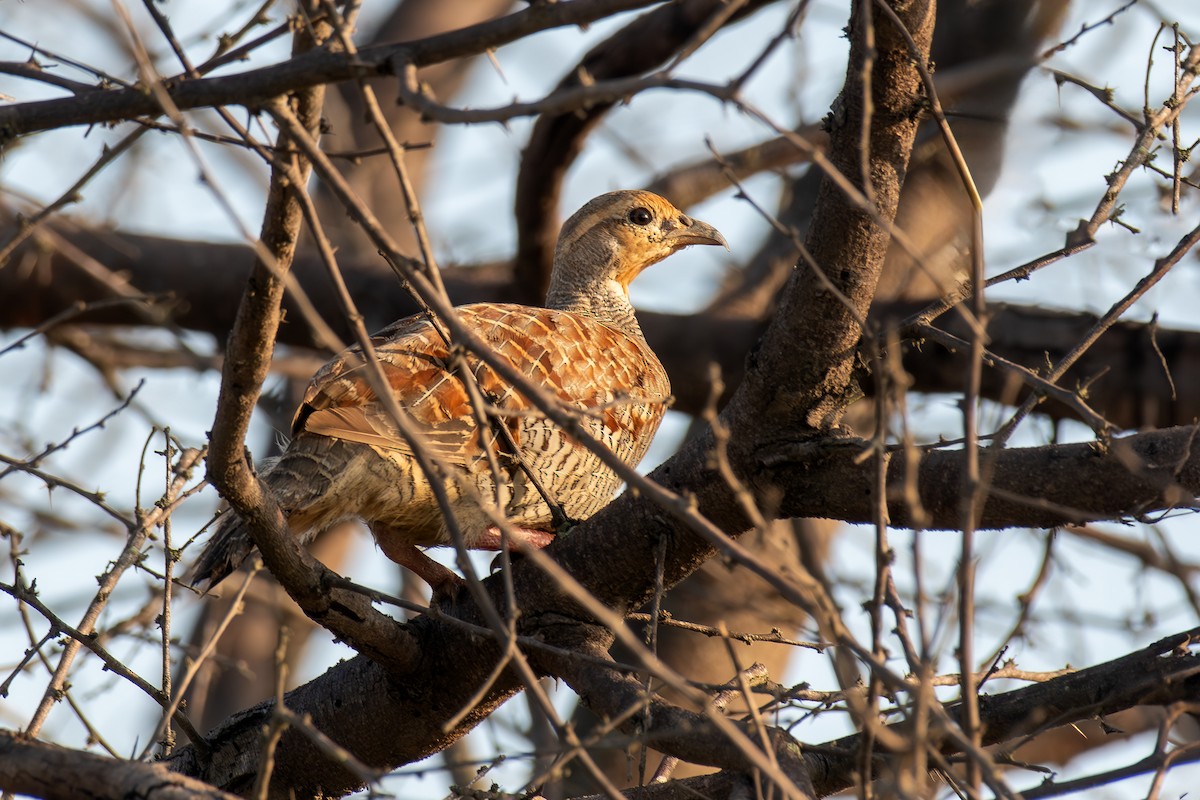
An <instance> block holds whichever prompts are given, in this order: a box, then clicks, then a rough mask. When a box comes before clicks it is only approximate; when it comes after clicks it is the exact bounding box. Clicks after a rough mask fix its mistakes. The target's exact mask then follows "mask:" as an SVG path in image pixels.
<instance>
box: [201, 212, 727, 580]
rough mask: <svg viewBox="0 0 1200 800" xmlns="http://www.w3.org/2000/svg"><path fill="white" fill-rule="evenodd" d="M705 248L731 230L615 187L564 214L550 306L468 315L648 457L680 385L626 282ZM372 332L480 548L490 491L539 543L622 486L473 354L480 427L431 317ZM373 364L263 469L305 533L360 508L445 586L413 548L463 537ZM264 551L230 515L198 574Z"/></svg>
mask: <svg viewBox="0 0 1200 800" xmlns="http://www.w3.org/2000/svg"><path fill="white" fill-rule="evenodd" d="M692 244H722V245H723V244H725V240H724V239H723V238H722V237H721V235H720V233H718V232H717V231H716V230H715V229H713V228H712V227H710V226H708V225H706V224H704V223H702V222H698V221H694V220H691V219H689V218H688V217H687V216H686V215H684V214H683V213H681V212H680V211H679V210H678V209H676V208H674V207H673V206H672V205H671V204H670V203H668V202H667V201H666V200H663V199H662V198H661V197H658V196H657V195H654V194H651V193H649V192H635V191H624V192H611V193H609V194H605V195H601V196H600V197H597V198H595V199H594V200H592V201H591V202H589V203H587V204H586V205H585V206H584V207H583V208H581V209H580V210H579V211H578V212H576V213H575V214H574V215H573V216H572V217H571V219H569V220H568V221H567V223H566V224H565V225H564V226H563V229H562V232H561V233H560V235H559V244H558V248H557V250H556V253H555V263H554V271H553V274H552V276H551V282H550V290H549V293H548V296H547V306H549V307H548V308H532V307H528V306H519V305H510V304H500V303H478V304H475V305H470V306H463V307H460V308H458V309H457V313H458V314H459V318H460V320H461V321H462V323H463V325H465V326H466V327H468V328H469V329H470V330H471V331H472V332H473V333H474V334H475V335H476V336H478V337H479V338H480V339H482V340H483V341H484V342H486V343H487V344H488V345H489V346H490V347H492V348H493V349H494V350H495V351H496V352H497V353H498V354H500V355H501V356H503V357H505V358H507V359H508V360H509V361H510V362H511V363H512V364H513V365H514V366H515V367H516V368H517V369H518V370H519V371H520V372H521V373H522V374H524V375H526V376H527V377H528V378H529V379H530V380H531V381H532V382H534V383H535V384H537V385H538V386H539V387H540V388H542V389H543V390H545V391H546V392H548V393H550V394H551V395H553V396H555V397H556V398H557V399H558V400H559V401H561V402H562V403H563V404H564V405H566V406H568V407H571V408H575V409H579V410H581V411H584V412H585V413H584V414H583V415H582V417H581V419H582V420H583V424H584V427H585V428H586V429H587V430H588V432H589V433H591V434H592V435H593V436H594V437H595V438H596V439H598V440H599V441H601V442H603V443H604V444H605V445H607V446H608V447H609V448H610V449H611V450H612V451H613V452H614V453H616V454H617V456H618V457H620V459H621V460H622V461H624V462H625V463H627V464H631V465H632V464H636V463H637V462H638V461H640V460H641V458H642V456H644V455H645V453H646V450H647V448H648V447H649V446H650V441H651V439H652V438H653V437H654V434H655V432H656V431H657V430H658V426H659V423H660V422H661V421H662V417H663V413H664V411H665V408H666V405H665V404H666V401H667V398H668V395H669V394H670V384H669V382H668V380H667V375H666V372H665V371H664V370H663V368H662V365H661V364H660V363H659V361H658V359H657V358H656V357H655V356H654V353H653V352H652V351H651V350H650V347H649V346H648V345H647V344H646V341H645V339H644V338H643V337H642V332H641V329H640V328H639V327H638V324H637V320H636V318H635V317H634V314H633V308H632V306H631V305H630V304H629V296H628V287H629V283H630V281H632V280H633V279H634V278H635V277H637V275H638V274H639V273H640V272H641V271H642V270H643V269H645V268H646V267H647V266H649V265H650V264H653V263H655V262H657V261H660V260H662V259H663V258H666V257H667V256H668V255H670V254H671V253H673V252H675V251H676V250H679V249H681V248H683V247H686V246H688V245H692ZM373 338H374V341H373V344H374V346H375V348H376V352H377V354H378V356H379V361H380V365H381V367H382V368H383V372H384V375H385V377H386V378H387V381H388V384H389V385H390V387H391V390H392V395H393V396H394V397H395V399H396V401H397V403H398V404H399V405H400V407H401V408H403V409H405V410H406V411H407V413H408V414H409V415H410V418H411V420H412V422H413V423H414V424H415V426H416V427H417V429H418V430H419V432H420V437H419V440H418V446H420V447H422V448H424V449H425V450H426V452H428V453H429V454H430V455H431V456H432V457H433V458H434V459H435V460H436V461H437V462H438V463H440V464H441V465H442V466H443V468H444V469H445V470H446V471H447V473H448V474H447V475H446V476H445V481H444V484H445V487H446V491H447V494H448V495H449V498H450V505H451V507H452V511H453V513H454V516H455V518H456V519H457V521H458V524H459V526H460V527H461V529H462V531H463V533H464V536H465V538H466V544H467V546H468V547H472V548H477V549H496V548H497V547H498V546H499V537H498V533H497V530H496V528H495V527H494V526H493V522H492V520H491V519H490V518H489V516H488V515H487V514H486V513H485V512H484V510H483V509H482V508H481V507H480V505H479V502H478V500H477V499H476V498H482V499H483V501H485V502H491V503H494V504H495V506H496V508H498V509H499V510H500V512H501V513H503V515H504V516H505V517H506V518H507V519H508V520H509V521H510V522H511V523H512V525H513V526H515V528H516V529H517V531H518V535H519V536H521V537H522V538H524V539H525V540H526V541H527V542H528V543H530V544H532V545H534V546H539V547H540V546H544V545H545V544H548V543H549V542H550V541H552V539H553V533H552V530H553V526H554V522H555V512H556V511H560V512H561V514H562V515H564V516H565V517H566V518H568V519H572V520H581V519H586V518H587V517H589V516H591V515H592V514H594V513H595V512H596V511H597V510H599V509H600V507H601V506H603V505H604V504H605V503H607V502H608V500H609V499H610V498H611V497H612V495H613V493H614V492H615V491H616V489H617V487H618V486H619V485H620V479H619V478H617V476H616V475H615V474H614V473H613V471H612V470H611V469H609V468H608V467H606V466H605V465H604V464H603V463H602V462H601V460H600V459H599V457H598V456H596V455H595V454H594V453H592V452H591V451H589V450H588V449H587V448H586V447H584V446H582V445H581V444H579V442H577V441H576V440H574V439H573V438H571V437H570V436H568V435H566V434H565V433H564V432H563V431H562V430H561V429H560V428H559V427H558V426H556V425H554V424H553V423H551V422H550V421H549V420H547V419H546V418H545V416H544V415H543V414H541V413H540V412H538V410H537V408H536V407H535V406H534V405H533V403H532V402H531V401H530V400H529V398H527V397H525V396H524V395H522V394H521V393H520V392H519V391H517V390H515V389H514V388H513V387H512V386H510V385H508V384H507V383H506V382H505V381H504V380H502V379H501V378H500V377H499V376H498V375H497V374H496V373H495V372H494V371H493V370H492V369H491V368H490V367H488V366H487V365H486V364H484V363H483V362H482V361H480V360H479V359H478V358H476V357H473V356H470V355H468V356H466V359H467V364H468V365H469V368H470V370H471V372H472V373H473V375H474V378H475V380H476V381H477V384H478V387H479V389H480V392H481V395H482V397H483V398H484V400H485V402H486V403H487V404H488V405H489V406H490V413H491V414H492V415H493V419H494V420H495V423H489V425H486V426H480V425H479V424H478V421H477V418H476V415H475V414H474V413H473V412H472V405H471V396H470V394H469V393H468V390H467V386H466V385H465V384H464V381H463V378H462V377H461V376H460V375H459V374H457V373H456V371H455V369H454V366H453V364H452V358H451V354H450V351H449V349H448V348H447V345H446V343H445V341H444V340H443V339H442V337H441V336H440V335H439V333H438V331H437V330H436V329H435V327H434V325H433V324H432V322H431V321H430V320H429V319H428V317H426V316H423V315H419V316H415V317H409V318H407V319H403V320H400V321H399V322H396V323H394V324H393V325H391V326H390V327H388V328H386V329H384V330H383V331H380V332H379V333H378V334H376V335H375V337H373ZM364 370H365V365H364V363H363V360H362V354H361V351H360V350H359V349H358V348H352V349H350V350H348V351H346V352H345V353H343V354H342V355H341V356H339V357H338V358H336V359H334V360H333V361H331V362H329V363H328V364H326V365H325V366H324V367H323V368H322V369H321V370H320V371H319V372H318V373H317V374H316V375H315V376H314V377H313V379H312V382H311V383H310V384H309V387H308V391H307V392H306V393H305V396H304V401H303V403H302V404H301V406H300V409H299V410H298V411H297V412H296V417H295V420H294V421H293V425H292V436H293V438H292V441H291V443H290V444H289V445H288V447H287V450H286V451H285V452H284V453H283V455H282V456H280V457H279V459H278V460H276V461H275V462H274V463H273V464H271V465H269V466H267V467H266V468H265V469H264V471H263V475H262V477H263V480H264V481H265V482H266V484H267V485H268V486H270V487H271V489H272V490H273V491H274V493H275V495H276V497H277V499H278V501H279V503H280V506H281V507H282V508H283V510H284V512H285V514H286V515H287V517H288V524H289V527H290V528H291V529H292V531H293V532H294V533H296V534H297V535H300V536H302V537H303V538H305V539H306V540H307V539H309V538H311V537H312V536H313V535H315V534H316V533H319V532H320V531H322V530H325V529H327V528H329V527H331V526H332V525H335V524H337V523H339V522H342V521H344V520H347V519H354V518H359V519H363V520H365V521H366V522H367V523H368V524H369V525H370V527H371V530H372V532H373V533H374V534H375V538H376V540H377V541H378V543H379V545H380V547H381V548H382V549H383V551H384V553H386V554H387V555H388V557H390V558H391V559H392V560H394V561H396V562H397V563H400V564H403V565H404V566H407V567H409V568H410V569H412V570H414V571H415V572H417V574H419V575H420V576H421V577H422V578H424V579H425V580H426V581H427V582H429V583H430V584H431V585H433V586H434V587H435V588H438V587H439V586H441V585H442V584H444V583H445V582H446V581H448V580H453V579H454V578H453V574H452V573H450V572H449V571H448V570H446V569H445V568H444V567H441V566H440V565H438V564H436V562H433V561H432V560H430V559H429V558H428V557H427V556H425V555H424V553H422V552H421V551H420V550H418V549H417V547H418V546H430V545H444V544H449V543H450V538H449V534H448V529H447V527H446V522H445V518H444V516H443V513H442V510H441V509H440V508H439V507H438V504H437V502H436V499H435V497H434V492H433V487H432V486H431V485H430V483H429V481H428V480H427V479H426V477H425V475H424V474H423V473H422V472H421V470H420V468H419V467H418V466H417V465H416V462H415V460H414V459H413V457H412V454H413V446H412V445H411V444H410V443H409V442H407V441H406V440H405V439H404V437H403V436H402V435H401V434H400V431H399V430H398V428H397V427H396V425H395V423H394V422H393V421H392V419H391V417H390V416H389V414H388V413H387V411H386V409H385V408H384V405H383V403H381V402H380V400H379V398H378V397H377V396H376V395H375V393H374V392H373V391H372V389H371V387H370V384H369V383H368V381H367V379H366V377H365V374H364ZM497 424H498V425H502V426H503V427H504V431H499V430H497V429H496V425H497ZM513 446H515V448H516V452H515V453H514V452H513ZM489 449H490V452H491V457H489V452H488V451H489ZM496 467H498V468H499V470H500V478H501V480H500V481H499V482H498V481H497V480H496V479H495V477H496V473H495V472H494V470H495V468H496ZM530 473H532V476H531V474H530ZM539 485H540V486H541V487H542V489H543V490H545V492H546V493H547V494H548V495H549V496H550V497H551V498H552V499H553V501H554V503H555V505H557V506H558V508H557V509H552V508H551V505H550V504H549V503H547V502H546V499H545V498H544V497H543V495H542V493H541V491H539V489H538V486H539ZM251 549H252V543H251V541H250V539H249V536H248V534H247V532H246V531H245V529H244V526H243V525H242V523H241V521H240V520H238V519H237V518H236V517H235V516H233V515H230V516H229V517H227V518H226V519H225V520H223V521H222V524H221V526H220V528H219V529H218V530H217V533H216V534H215V535H214V536H213V539H212V541H211V542H210V543H209V545H208V547H207V548H206V550H205V552H204V553H203V554H202V555H201V558H200V561H199V563H198V564H197V566H196V569H195V573H194V579H195V580H196V581H207V582H208V585H209V586H212V585H214V584H215V583H217V582H218V581H220V580H221V579H222V578H224V577H225V576H226V575H228V574H229V573H230V572H231V571H232V570H233V569H235V568H236V567H237V566H238V564H239V563H240V562H241V561H242V560H243V559H244V558H245V557H246V556H247V555H248V554H249V553H250V551H251Z"/></svg>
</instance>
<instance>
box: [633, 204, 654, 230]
mask: <svg viewBox="0 0 1200 800" xmlns="http://www.w3.org/2000/svg"><path fill="white" fill-rule="evenodd" d="M652 219H654V215H653V214H651V213H650V209H648V208H642V207H641V206H638V207H637V208H635V209H633V210H632V211H630V212H629V221H630V222H632V223H633V224H634V225H649V224H650V220H652Z"/></svg>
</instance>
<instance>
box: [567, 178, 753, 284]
mask: <svg viewBox="0 0 1200 800" xmlns="http://www.w3.org/2000/svg"><path fill="white" fill-rule="evenodd" d="M694 244H716V245H721V246H722V247H724V248H726V249H729V244H728V243H727V242H726V241H725V237H724V236H722V235H721V233H720V231H718V230H717V229H716V228H714V227H713V226H711V225H709V224H707V223H705V222H701V221H700V220H698V219H693V218H691V217H689V216H688V215H687V214H684V213H683V212H682V211H680V210H679V209H678V208H676V207H675V206H673V205H671V203H670V202H668V201H667V200H665V199H663V198H662V197H659V196H658V195H656V194H654V193H653V192H643V191H632V190H623V191H618V192H608V193H607V194H602V195H600V196H599V197H596V198H594V199H592V200H589V201H588V202H587V203H586V204H584V206H583V208H581V209H579V210H578V211H576V212H575V213H574V214H572V215H571V218H570V219H568V220H567V221H566V222H565V223H564V224H563V227H562V231H561V232H560V233H559V236H558V246H557V247H556V248H555V251H554V271H555V273H556V275H555V277H557V278H559V279H560V280H562V279H565V282H567V283H570V284H573V285H576V286H579V285H582V284H585V283H590V282H606V283H607V282H609V281H615V282H616V283H618V284H619V285H620V286H621V289H622V290H623V291H624V292H626V293H627V292H628V290H629V284H630V282H631V281H632V280H633V279H634V278H636V277H637V276H638V275H640V274H641V272H642V270H644V269H646V267H649V266H650V265H651V264H656V263H658V262H659V261H662V260H663V259H664V258H666V257H667V256H669V255H671V254H672V253H674V252H676V251H677V250H681V249H683V248H685V247H688V246H690V245H694ZM564 271H569V272H570V273H572V274H570V275H569V276H568V275H558V274H557V273H560V272H564ZM551 282H552V283H554V278H552V279H551Z"/></svg>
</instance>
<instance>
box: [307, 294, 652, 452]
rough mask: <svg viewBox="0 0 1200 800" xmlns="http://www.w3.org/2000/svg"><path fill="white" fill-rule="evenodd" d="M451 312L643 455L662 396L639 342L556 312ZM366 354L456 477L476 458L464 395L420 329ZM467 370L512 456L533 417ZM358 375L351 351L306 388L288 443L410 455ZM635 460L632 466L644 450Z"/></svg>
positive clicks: (441, 345) (418, 321) (481, 371)
mask: <svg viewBox="0 0 1200 800" xmlns="http://www.w3.org/2000/svg"><path fill="white" fill-rule="evenodd" d="M458 313H459V316H460V319H461V321H462V322H463V324H465V325H466V326H467V327H469V328H470V329H471V330H472V331H473V332H474V333H475V334H476V335H477V336H479V337H480V338H481V339H483V340H484V341H485V342H486V343H487V344H488V345H489V346H491V347H492V348H493V349H494V350H495V351H496V352H497V353H498V354H500V355H501V356H502V357H504V358H506V359H507V360H508V361H509V362H511V363H512V364H513V365H514V366H515V367H516V368H517V369H518V370H519V371H520V372H521V373H522V374H524V375H526V376H528V377H529V378H530V380H532V381H533V382H534V383H535V384H537V385H539V386H541V387H542V388H544V389H545V390H546V391H547V392H549V393H551V394H552V395H553V396H556V397H557V398H558V399H559V400H560V401H562V402H563V403H564V404H566V405H568V406H570V407H573V408H576V409H583V410H587V411H589V412H590V413H591V414H593V415H594V416H595V418H597V419H598V420H600V421H602V423H603V426H604V430H605V431H606V432H608V433H610V434H615V435H618V436H622V437H633V439H635V440H638V441H641V440H642V438H643V437H645V439H646V444H647V445H648V440H649V438H651V437H652V436H653V434H654V432H655V430H657V428H658V423H659V422H660V421H661V419H662V415H663V412H664V409H665V402H666V400H667V397H668V395H669V393H670V385H669V383H668V382H667V379H666V374H665V372H664V371H663V369H662V366H661V365H660V364H659V363H658V360H657V359H656V358H655V357H654V354H653V353H652V352H651V351H650V349H649V347H648V346H647V345H646V344H645V342H644V341H642V340H640V339H638V338H634V337H631V336H629V335H627V334H625V333H622V332H620V331H618V330H615V329H613V328H610V327H609V326H607V325H604V324H603V323H600V322H598V321H596V320H592V319H589V318H586V317H581V316H579V315H576V314H571V313H569V312H565V311H553V310H549V309H540V308H530V307H525V306H517V305H508V304H499V303H481V304H477V305H473V306H464V307H462V308H460V309H458ZM373 345H374V347H375V351H376V353H377V355H378V357H379V364H380V367H381V368H382V370H383V374H384V377H385V379H386V380H387V382H388V385H389V387H390V389H391V393H392V396H393V397H394V398H395V400H396V402H397V403H398V404H399V405H400V407H401V408H403V409H405V410H406V411H407V412H408V414H409V415H410V419H411V421H412V422H413V423H414V426H415V427H416V429H417V431H418V433H419V438H420V443H421V445H422V446H423V447H424V448H426V449H427V450H428V451H429V452H430V453H431V454H432V455H434V456H436V457H438V458H440V459H442V460H443V461H445V462H447V463H449V464H451V465H458V466H463V467H466V466H469V465H470V464H472V463H474V462H475V461H477V460H478V459H479V458H480V457H482V455H483V453H482V449H481V447H480V437H479V435H478V431H479V426H478V424H477V421H476V419H475V417H474V415H473V414H472V410H471V402H470V395H469V394H468V392H467V389H466V387H465V386H464V384H463V380H462V377H461V376H460V375H458V374H456V371H455V370H454V368H453V367H452V365H451V356H450V351H449V349H448V348H447V346H446V343H445V342H444V341H443V340H442V338H441V336H440V335H439V334H438V332H437V331H436V329H435V328H434V326H433V325H432V324H431V323H430V322H429V320H428V318H426V317H423V316H416V317H409V318H407V319H404V320H401V321H399V322H397V323H395V324H393V325H392V326H390V327H389V328H386V329H384V330H383V331H380V332H379V333H378V334H376V336H374V337H373ZM466 360H467V364H468V366H469V368H470V369H471V371H472V373H473V374H474V375H475V378H476V381H477V383H478V386H479V388H480V390H481V393H482V395H483V398H484V402H485V403H486V404H487V405H488V406H489V407H491V408H492V409H497V410H498V411H497V415H498V417H499V418H500V419H501V420H502V421H503V422H504V424H505V425H506V427H508V429H509V431H510V433H511V434H512V435H513V438H514V439H515V440H517V444H518V445H520V441H519V439H520V432H521V430H522V429H523V428H524V429H526V430H527V429H528V425H529V418H530V417H531V416H537V415H539V412H538V411H537V410H536V407H535V406H534V404H533V403H532V402H531V401H530V400H529V398H527V397H525V396H524V395H522V394H521V393H520V392H518V391H516V390H515V389H514V388H513V387H512V386H511V385H509V384H508V383H507V382H506V381H504V380H503V379H502V378H500V376H499V375H497V374H496V372H495V371H494V370H492V369H491V368H490V367H488V366H487V365H486V364H484V363H483V362H482V361H481V360H479V359H478V358H477V357H475V356H473V355H468V356H467V359H466ZM365 370H366V362H365V361H364V359H363V355H362V352H361V350H359V349H358V348H352V349H350V350H347V351H346V352H345V353H343V354H342V355H341V356H339V357H338V358H336V359H334V360H333V361H331V362H329V363H328V364H326V365H325V366H324V367H323V368H322V369H321V370H320V371H319V372H318V373H317V374H316V376H314V377H313V379H312V382H311V383H310V384H309V386H308V390H307V392H306V393H305V396H304V401H303V403H302V404H301V406H300V409H299V410H298V411H297V413H296V417H295V420H294V421H293V426H292V433H293V435H295V434H299V433H301V432H307V433H314V434H319V435H322V436H330V437H334V438H337V439H342V440H345V441H351V442H359V443H362V444H366V445H370V446H372V447H375V448H377V449H382V450H385V451H397V452H400V453H412V445H411V443H410V442H408V441H406V440H405V439H404V437H403V436H402V435H401V434H400V432H399V430H398V428H397V426H396V425H395V423H394V422H393V421H392V418H391V416H390V414H389V413H388V411H387V409H386V407H385V406H384V404H383V403H382V402H380V400H379V397H378V396H377V395H376V394H375V392H374V390H372V388H371V385H370V383H369V382H368V381H367V378H366V372H365ZM545 424H547V425H549V424H550V423H549V422H548V421H547V422H546V423H545ZM636 449H637V450H638V452H637V454H636V455H637V458H638V459H640V458H641V456H642V455H643V454H644V450H645V447H638V448H636Z"/></svg>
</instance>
